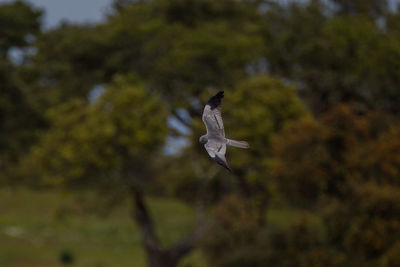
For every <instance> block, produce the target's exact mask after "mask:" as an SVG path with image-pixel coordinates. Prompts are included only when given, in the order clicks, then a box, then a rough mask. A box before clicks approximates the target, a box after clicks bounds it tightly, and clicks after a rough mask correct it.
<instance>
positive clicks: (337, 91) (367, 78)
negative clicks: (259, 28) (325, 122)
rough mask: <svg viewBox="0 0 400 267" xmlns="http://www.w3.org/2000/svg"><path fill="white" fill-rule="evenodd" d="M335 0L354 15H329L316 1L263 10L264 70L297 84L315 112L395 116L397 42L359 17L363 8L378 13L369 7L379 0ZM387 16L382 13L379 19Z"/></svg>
mask: <svg viewBox="0 0 400 267" xmlns="http://www.w3.org/2000/svg"><path fill="white" fill-rule="evenodd" d="M335 2H340V5H341V6H342V5H344V6H346V4H349V5H350V6H351V7H352V8H353V7H354V8H355V9H356V10H359V11H357V12H355V14H348V12H345V14H341V13H339V14H337V13H332V12H329V8H328V7H327V5H325V4H324V3H323V2H322V1H310V2H309V3H308V4H305V5H300V4H292V5H289V6H288V7H285V6H280V5H278V6H277V7H275V8H271V9H269V10H267V12H266V13H265V15H264V17H265V23H264V25H265V27H264V28H265V32H266V35H265V36H266V38H265V40H266V42H265V45H266V47H267V49H266V51H267V53H266V58H267V60H268V63H269V64H268V67H269V68H270V70H271V72H273V73H275V74H277V75H281V76H283V77H285V78H287V79H288V80H290V81H292V82H293V83H295V84H298V87H299V88H300V89H301V91H300V93H301V95H302V98H303V99H304V100H305V101H306V102H307V103H308V105H309V106H310V107H311V109H312V111H313V112H314V113H315V114H319V113H321V112H325V111H327V110H328V109H329V108H330V107H331V106H332V105H335V103H338V102H345V103H355V104H357V105H358V106H359V109H360V110H368V109H377V110H381V111H384V112H389V113H392V114H397V113H398V112H399V110H398V105H397V104H396V103H397V102H398V100H399V95H398V90H397V89H396V88H397V84H398V77H399V75H398V74H397V70H398V68H397V67H396V65H397V63H396V62H398V59H397V58H398V56H399V53H398V51H399V47H400V43H399V39H398V36H397V34H394V33H393V32H391V31H387V30H386V26H382V25H380V24H379V23H378V22H377V20H376V19H374V18H373V17H370V16H367V15H365V12H367V13H368V12H369V11H368V10H375V11H377V12H378V9H376V7H375V3H376V4H378V2H379V3H382V4H384V3H385V1H335ZM343 8H345V7H343ZM349 12H350V11H349ZM350 13H352V12H350ZM282 14H283V15H282ZM391 17H393V16H392V15H388V14H387V13H386V12H383V14H382V19H383V20H385V19H386V18H391ZM391 25H394V24H391ZM391 27H393V26H391Z"/></svg>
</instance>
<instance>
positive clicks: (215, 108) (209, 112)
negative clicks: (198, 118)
mask: <svg viewBox="0 0 400 267" xmlns="http://www.w3.org/2000/svg"><path fill="white" fill-rule="evenodd" d="M223 97H224V91H220V92H218V94H216V95H215V96H213V97H211V98H210V99H209V100H208V102H207V104H206V106H205V107H204V110H203V117H202V119H203V122H204V124H205V125H206V128H207V135H208V136H209V137H212V136H221V137H225V131H224V123H223V121H222V116H221V100H222V98H223Z"/></svg>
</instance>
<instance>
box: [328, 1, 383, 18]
mask: <svg viewBox="0 0 400 267" xmlns="http://www.w3.org/2000/svg"><path fill="white" fill-rule="evenodd" d="M330 1H331V2H332V3H334V4H336V6H337V8H338V13H339V14H349V15H358V14H363V15H369V16H371V17H372V18H377V17H379V16H382V15H385V14H386V13H387V12H388V11H389V5H388V1H387V0H330Z"/></svg>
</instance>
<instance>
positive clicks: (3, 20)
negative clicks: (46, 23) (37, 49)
mask: <svg viewBox="0 0 400 267" xmlns="http://www.w3.org/2000/svg"><path fill="white" fill-rule="evenodd" d="M41 15H42V11H40V10H35V9H34V8H33V7H31V6H30V5H29V4H27V3H25V2H23V1H20V0H17V1H14V2H12V3H3V4H1V5H0V55H1V56H3V57H4V56H6V55H7V52H8V51H9V49H10V48H16V47H18V48H23V47H26V46H28V37H29V36H30V37H33V36H35V35H36V34H38V33H39V30H40V24H41V21H40V19H41Z"/></svg>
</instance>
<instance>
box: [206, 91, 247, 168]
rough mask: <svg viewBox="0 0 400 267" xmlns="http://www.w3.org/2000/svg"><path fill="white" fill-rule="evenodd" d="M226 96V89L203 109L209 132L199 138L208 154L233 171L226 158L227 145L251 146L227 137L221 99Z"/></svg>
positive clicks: (211, 99)
mask: <svg viewBox="0 0 400 267" xmlns="http://www.w3.org/2000/svg"><path fill="white" fill-rule="evenodd" d="M223 97H224V91H220V92H218V93H217V94H216V95H215V96H213V97H211V98H210V99H209V100H208V102H207V104H206V106H205V107H204V110H203V117H202V119H203V122H204V124H205V126H206V129H207V134H205V135H202V136H201V137H200V139H199V141H200V143H202V144H204V147H205V149H206V150H207V152H208V155H210V157H211V158H212V159H213V160H215V161H216V162H217V163H218V164H220V165H222V166H223V167H225V168H226V169H227V170H229V171H232V170H231V168H230V167H229V165H228V163H227V161H226V158H225V153H226V146H227V145H228V146H234V147H240V148H249V144H248V143H247V142H246V141H236V140H232V139H228V138H225V130H224V123H223V122H222V116H221V100H222V98H223Z"/></svg>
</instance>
